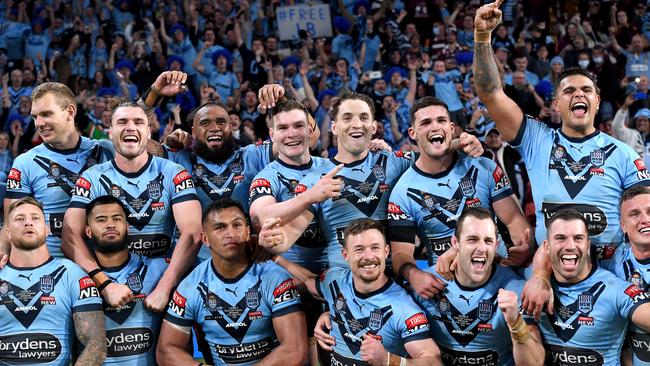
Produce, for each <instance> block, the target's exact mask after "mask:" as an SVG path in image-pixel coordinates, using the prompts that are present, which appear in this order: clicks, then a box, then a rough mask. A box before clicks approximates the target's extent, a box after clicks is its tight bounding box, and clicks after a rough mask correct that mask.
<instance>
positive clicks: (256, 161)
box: [243, 143, 273, 175]
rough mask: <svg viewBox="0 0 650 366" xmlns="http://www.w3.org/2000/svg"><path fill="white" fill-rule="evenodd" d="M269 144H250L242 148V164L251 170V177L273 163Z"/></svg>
mask: <svg viewBox="0 0 650 366" xmlns="http://www.w3.org/2000/svg"><path fill="white" fill-rule="evenodd" d="M271 146H272V145H271V144H270V143H262V144H259V145H256V144H250V145H246V146H245V147H244V148H243V154H244V164H245V166H246V168H247V169H251V172H250V174H251V175H257V174H258V173H259V172H261V171H262V170H264V167H266V166H267V165H269V163H271V161H273V149H272V148H271Z"/></svg>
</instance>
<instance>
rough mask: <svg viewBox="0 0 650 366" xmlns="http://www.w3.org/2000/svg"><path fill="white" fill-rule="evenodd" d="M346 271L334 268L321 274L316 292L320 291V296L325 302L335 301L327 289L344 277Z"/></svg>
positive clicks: (317, 279) (317, 280) (317, 281)
mask: <svg viewBox="0 0 650 366" xmlns="http://www.w3.org/2000/svg"><path fill="white" fill-rule="evenodd" d="M343 273H344V270H343V269H342V268H340V267H332V268H329V269H327V270H325V271H323V272H321V274H320V276H318V277H317V278H316V291H318V295H320V297H322V298H323V299H325V302H327V303H331V302H332V301H334V299H332V297H331V296H329V295H330V292H329V291H327V288H328V287H329V285H330V283H332V282H334V280H336V279H337V278H341V277H342V276H343Z"/></svg>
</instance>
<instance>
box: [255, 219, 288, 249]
mask: <svg viewBox="0 0 650 366" xmlns="http://www.w3.org/2000/svg"><path fill="white" fill-rule="evenodd" d="M280 221H281V220H280V218H279V217H269V218H267V219H265V220H264V222H263V223H262V228H261V229H260V233H259V234H258V236H257V237H258V241H259V244H260V246H262V247H264V248H266V249H267V250H268V251H270V252H271V253H274V254H280V253H284V252H286V251H287V250H288V249H289V246H288V245H286V236H285V235H284V231H283V230H282V227H281V226H280Z"/></svg>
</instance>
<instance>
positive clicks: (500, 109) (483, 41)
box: [474, 0, 524, 141]
mask: <svg viewBox="0 0 650 366" xmlns="http://www.w3.org/2000/svg"><path fill="white" fill-rule="evenodd" d="M501 2H502V0H497V2H494V3H491V4H487V5H483V6H481V7H480V8H479V9H478V10H477V12H476V18H475V19H474V42H475V43H474V81H475V83H476V91H477V93H478V96H479V98H480V99H481V102H483V104H485V106H486V107H487V110H488V112H489V113H490V116H492V118H493V119H494V121H495V122H496V125H497V128H498V129H499V131H501V133H502V134H503V137H504V138H505V139H506V140H507V141H512V140H514V139H515V137H516V136H517V133H518V132H519V128H520V127H521V123H522V120H523V116H524V115H523V112H522V111H521V109H520V108H519V106H517V104H516V103H515V102H514V101H513V100H512V99H510V98H509V97H508V96H507V95H506V94H505V93H504V91H503V88H502V86H501V78H500V76H499V70H498V68H497V64H496V61H495V59H494V54H493V51H492V43H491V33H492V30H494V28H496V27H497V25H499V23H500V22H501V15H502V14H501V10H499V5H501Z"/></svg>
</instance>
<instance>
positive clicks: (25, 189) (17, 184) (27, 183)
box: [5, 154, 33, 199]
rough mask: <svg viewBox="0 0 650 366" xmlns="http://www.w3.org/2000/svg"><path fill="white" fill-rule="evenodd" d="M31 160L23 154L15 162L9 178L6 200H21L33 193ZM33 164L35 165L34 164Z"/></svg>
mask: <svg viewBox="0 0 650 366" xmlns="http://www.w3.org/2000/svg"><path fill="white" fill-rule="evenodd" d="M28 160H29V159H28V158H27V157H26V156H25V155H24V154H23V155H21V156H19V157H17V158H16V160H14V164H13V166H12V167H11V170H10V171H9V175H8V176H7V192H6V193H5V198H10V199H21V198H23V197H27V196H30V195H31V194H32V193H33V190H32V184H31V180H30V174H29V173H30V172H29V163H30V162H29V161H28ZM32 164H33V163H32Z"/></svg>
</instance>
